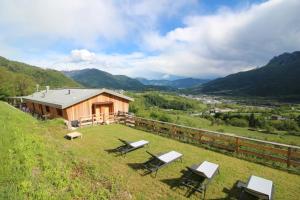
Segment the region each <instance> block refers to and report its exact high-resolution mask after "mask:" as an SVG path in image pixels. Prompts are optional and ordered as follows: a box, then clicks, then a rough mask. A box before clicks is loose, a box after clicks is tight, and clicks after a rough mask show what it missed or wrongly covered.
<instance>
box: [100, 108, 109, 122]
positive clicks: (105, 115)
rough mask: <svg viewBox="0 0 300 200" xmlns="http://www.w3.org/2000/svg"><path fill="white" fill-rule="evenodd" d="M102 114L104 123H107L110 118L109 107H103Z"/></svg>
mask: <svg viewBox="0 0 300 200" xmlns="http://www.w3.org/2000/svg"><path fill="white" fill-rule="evenodd" d="M101 112H102V114H103V121H104V122H106V121H107V120H108V118H109V106H106V105H105V106H101Z"/></svg>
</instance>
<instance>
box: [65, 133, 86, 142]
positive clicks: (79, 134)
mask: <svg viewBox="0 0 300 200" xmlns="http://www.w3.org/2000/svg"><path fill="white" fill-rule="evenodd" d="M66 137H68V138H70V139H71V140H73V139H74V138H78V137H80V138H82V134H81V133H79V132H72V133H68V134H67V135H66Z"/></svg>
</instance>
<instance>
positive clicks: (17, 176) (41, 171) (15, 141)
mask: <svg viewBox="0 0 300 200" xmlns="http://www.w3.org/2000/svg"><path fill="white" fill-rule="evenodd" d="M0 127H1V129H0V160H1V166H0V199H16V200H17V199H81V198H83V197H85V198H87V199H92V198H94V199H110V198H113V197H117V196H118V192H119V188H118V184H119V183H116V182H115V180H114V179H112V178H110V177H107V176H106V175H105V174H103V175H102V174H99V173H98V172H97V169H96V168H95V166H92V165H90V164H89V163H88V162H86V161H84V160H81V159H78V158H76V157H74V156H73V153H72V152H69V151H68V150H65V149H64V147H63V146H62V145H61V144H59V143H57V142H56V139H54V138H53V139H52V135H56V134H57V136H58V138H57V140H64V138H63V136H64V134H65V133H66V130H65V129H64V128H63V126H62V121H61V120H53V121H50V122H46V123H45V122H40V121H37V120H35V119H34V118H32V117H31V116H29V115H27V114H25V113H22V112H20V111H19V110H16V109H15V108H13V107H10V106H8V105H7V104H6V103H3V102H1V101H0Z"/></svg>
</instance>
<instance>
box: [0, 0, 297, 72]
mask: <svg viewBox="0 0 300 200" xmlns="http://www.w3.org/2000/svg"><path fill="white" fill-rule="evenodd" d="M196 4H197V2H196V1H195V0H190V1H184V0H178V1H173V0H161V1H155V0H153V1H150V0H149V1H147V0H133V1H122V2H121V3H120V1H104V0H87V1H80V0H72V1H71V0H65V1H58V0H51V1H22V0H21V1H13V0H2V1H1V2H0V45H1V44H5V45H1V46H2V48H1V49H3V47H4V49H5V47H7V46H9V45H12V46H13V45H14V44H16V43H18V44H20V43H22V42H23V41H25V40H28V41H33V44H32V46H34V47H31V48H32V50H31V51H29V50H28V49H29V48H28V47H27V46H26V48H24V47H22V48H23V49H21V50H24V51H27V53H32V52H39V51H44V52H45V53H44V55H45V54H47V52H48V51H46V50H45V49H47V48H48V47H49V48H50V49H51V47H52V46H59V45H63V44H61V41H63V42H69V43H71V44H72V45H70V47H69V49H70V52H69V53H58V52H55V53H51V50H50V53H49V55H48V56H47V55H45V56H44V57H43V58H41V57H34V58H32V57H31V58H27V59H24V60H26V61H28V62H30V63H32V64H41V65H42V66H47V67H51V68H56V69H80V68H86V67H96V68H99V69H102V70H106V71H108V72H111V73H114V74H126V75H130V76H134V77H136V76H148V77H150V78H155V77H151V76H154V75H157V74H160V75H161V76H162V75H164V74H168V75H179V76H193V77H215V76H223V75H227V74H229V73H234V72H237V71H241V70H246V69H250V68H253V67H257V66H261V65H263V64H265V63H266V62H267V61H268V60H269V59H270V58H272V57H273V56H275V55H278V54H281V53H283V52H285V51H295V50H299V46H300V12H299V10H300V1H299V0H270V1H267V2H264V3H260V4H252V5H249V4H247V5H246V7H243V8H240V7H239V8H238V9H236V10H231V9H229V8H224V7H223V8H222V9H220V10H219V11H217V12H215V13H213V14H209V15H201V14H199V13H198V14H193V15H187V16H185V17H184V20H183V26H182V27H178V28H175V29H174V30H171V31H169V32H167V33H166V34H163V35H162V34H161V32H162V31H161V30H160V23H162V21H163V19H165V18H174V19H175V18H176V17H178V16H180V17H182V15H185V14H186V12H182V10H184V8H185V7H186V6H193V5H196ZM3 41H5V43H3ZM37 41H38V42H37ZM120 41H121V42H124V41H131V43H134V44H138V46H139V49H138V48H137V49H135V50H133V52H131V53H128V54H126V53H124V54H116V53H105V49H106V47H109V46H110V45H112V44H113V45H115V46H116V45H117V44H118V42H120ZM34 43H39V44H37V45H36V46H35V45H34ZM40 43H42V45H41V44H40ZM21 46H22V45H21ZM12 49H15V48H12ZM72 49H73V50H72ZM18 52H20V51H18Z"/></svg>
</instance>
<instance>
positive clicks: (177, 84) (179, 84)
mask: <svg viewBox="0 0 300 200" xmlns="http://www.w3.org/2000/svg"><path fill="white" fill-rule="evenodd" d="M137 80H139V81H140V82H141V83H143V84H144V85H156V86H169V87H173V88H177V89H179V88H190V87H194V86H199V85H201V84H203V83H207V82H208V81H209V80H206V79H196V78H182V79H177V80H148V79H145V78H137Z"/></svg>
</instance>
